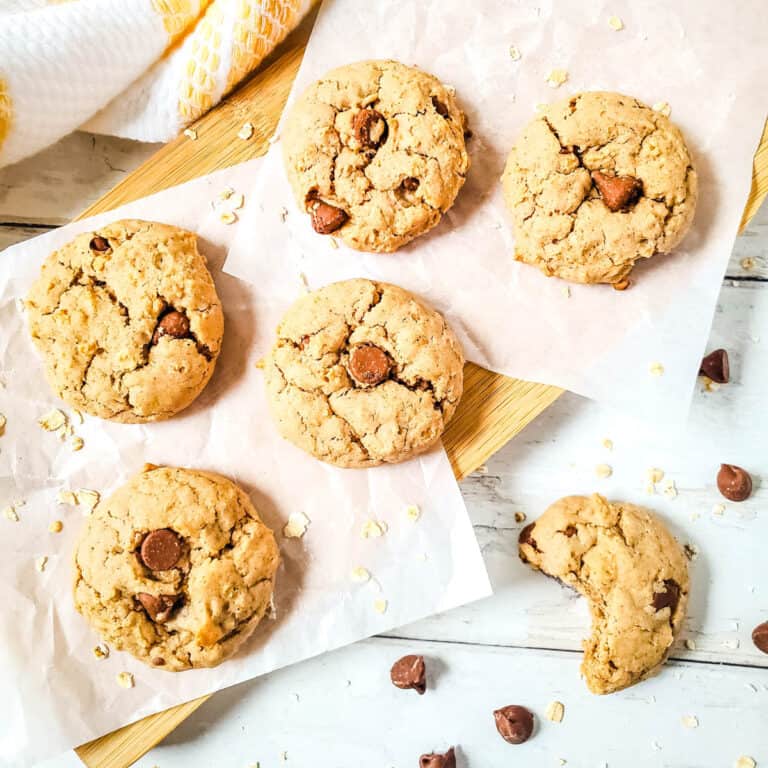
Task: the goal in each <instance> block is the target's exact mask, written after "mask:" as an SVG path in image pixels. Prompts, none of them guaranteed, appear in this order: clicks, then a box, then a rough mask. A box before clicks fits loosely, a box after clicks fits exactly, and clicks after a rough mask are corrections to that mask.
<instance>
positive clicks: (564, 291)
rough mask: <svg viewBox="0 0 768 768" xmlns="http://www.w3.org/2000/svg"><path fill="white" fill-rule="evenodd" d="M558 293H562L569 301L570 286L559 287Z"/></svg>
mask: <svg viewBox="0 0 768 768" xmlns="http://www.w3.org/2000/svg"><path fill="white" fill-rule="evenodd" d="M560 293H562V294H563V296H565V298H566V299H570V298H571V288H570V286H568V285H561V286H560Z"/></svg>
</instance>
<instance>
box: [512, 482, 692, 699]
mask: <svg viewBox="0 0 768 768" xmlns="http://www.w3.org/2000/svg"><path fill="white" fill-rule="evenodd" d="M520 558H521V559H522V561H523V562H525V563H528V564H529V565H532V566H533V567H534V568H537V569H539V570H540V571H543V572H544V573H546V574H547V575H548V576H553V577H554V578H556V579H559V580H560V581H562V582H563V583H564V584H567V585H568V586H570V587H573V588H574V589H576V590H577V591H578V592H580V593H581V594H582V595H584V596H585V597H586V598H587V600H588V601H589V608H590V612H591V614H592V636H591V637H590V638H589V639H588V640H585V642H584V651H585V652H584V661H583V663H582V666H581V671H582V674H583V675H584V678H585V680H586V682H587V686H588V687H589V689H590V690H591V691H592V692H593V693H612V692H614V691H619V690H621V689H622V688H626V687H627V686H630V685H633V684H634V683H637V682H638V681H640V680H643V679H644V678H646V677H648V676H650V675H652V674H653V673H654V672H656V671H657V670H658V669H659V667H660V666H661V664H662V663H663V662H664V660H665V659H666V657H667V654H668V653H669V650H670V648H671V647H672V643H673V642H674V640H675V638H676V637H677V635H678V633H679V631H680V627H681V626H682V624H683V617H684V616H685V607H686V603H687V602H688V586H689V583H688V566H687V562H686V558H685V554H684V553H683V550H682V548H681V547H680V545H679V544H678V543H677V541H675V539H674V538H673V537H672V535H671V534H670V533H669V531H668V530H667V529H666V528H665V527H664V524H663V523H662V522H661V521H660V520H659V519H658V518H656V517H654V515H652V514H651V513H650V512H649V511H648V510H647V509H643V508H642V507H636V506H634V505H632V504H625V503H623V502H609V501H607V500H606V499H604V498H603V497H602V496H600V495H598V494H594V495H592V496H588V497H587V496H566V497H565V498H563V499H560V500H559V501H556V502H555V503H554V504H552V506H550V507H549V508H548V509H547V510H546V512H544V514H543V515H542V516H541V517H540V518H539V519H538V520H536V522H535V523H532V524H531V525H528V526H526V527H525V528H524V529H523V530H522V532H521V534H520Z"/></svg>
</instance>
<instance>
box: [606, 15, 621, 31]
mask: <svg viewBox="0 0 768 768" xmlns="http://www.w3.org/2000/svg"><path fill="white" fill-rule="evenodd" d="M608 26H609V27H610V28H611V29H612V30H614V32H621V30H622V29H624V22H623V21H622V20H621V19H620V18H619V17H618V16H611V18H610V19H608Z"/></svg>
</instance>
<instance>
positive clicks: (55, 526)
mask: <svg viewBox="0 0 768 768" xmlns="http://www.w3.org/2000/svg"><path fill="white" fill-rule="evenodd" d="M63 528H64V523H62V522H61V520H54V521H53V522H52V523H51V524H50V525H49V526H48V530H49V531H50V533H61V531H62V529H63Z"/></svg>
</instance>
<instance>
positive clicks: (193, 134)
mask: <svg viewBox="0 0 768 768" xmlns="http://www.w3.org/2000/svg"><path fill="white" fill-rule="evenodd" d="M184 135H185V136H186V137H187V138H188V139H189V140H190V141H197V131H196V130H195V129H194V128H185V129H184Z"/></svg>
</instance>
